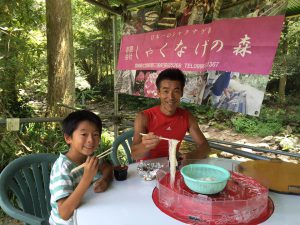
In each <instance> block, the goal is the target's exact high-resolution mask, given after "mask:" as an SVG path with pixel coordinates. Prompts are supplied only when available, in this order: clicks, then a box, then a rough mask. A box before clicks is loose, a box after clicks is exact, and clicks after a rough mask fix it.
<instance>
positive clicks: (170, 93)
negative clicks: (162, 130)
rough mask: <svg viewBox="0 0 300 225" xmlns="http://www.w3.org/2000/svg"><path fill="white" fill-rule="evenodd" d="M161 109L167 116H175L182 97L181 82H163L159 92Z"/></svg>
mask: <svg viewBox="0 0 300 225" xmlns="http://www.w3.org/2000/svg"><path fill="white" fill-rule="evenodd" d="M158 96H159V98H160V109H161V111H162V112H163V113H164V114H166V115H169V116H171V115H173V114H174V113H175V112H176V109H177V107H178V106H179V103H180V98H181V97H182V87H181V83H180V82H179V81H174V80H162V81H161V82H160V88H159V90H158Z"/></svg>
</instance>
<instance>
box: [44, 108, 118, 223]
mask: <svg viewBox="0 0 300 225" xmlns="http://www.w3.org/2000/svg"><path fill="white" fill-rule="evenodd" d="M62 128H63V132H64V138H65V141H66V143H67V144H68V145H69V147H70V149H69V151H68V152H67V153H66V154H65V155H64V154H60V156H59V158H58V159H57V160H56V161H55V163H54V165H53V167H52V170H51V175H50V193H51V200H50V202H51V207H52V210H51V215H50V218H49V223H50V224H55V225H60V224H68V225H70V224H73V219H72V215H73V213H74V210H75V209H76V208H78V206H79V204H80V201H81V199H82V197H83V195H84V193H85V192H86V191H87V190H88V188H89V187H90V185H91V183H92V182H93V180H94V177H95V176H96V175H97V172H98V169H99V170H100V171H101V173H102V177H101V178H100V179H98V180H97V181H96V182H95V183H94V191H95V192H103V191H105V190H106V189H107V187H108V185H109V182H110V181H111V179H112V167H111V166H110V165H109V164H107V163H105V162H103V163H101V165H99V160H98V159H97V158H96V157H95V156H93V153H94V151H95V149H97V147H98V146H99V141H100V139H101V132H102V122H101V119H100V118H99V117H98V116H97V115H95V114H94V113H92V112H90V111H87V110H81V111H76V112H72V113H70V114H69V115H68V116H67V117H66V118H65V119H64V120H63V122H62ZM82 163H85V166H84V168H83V169H80V170H78V171H76V172H73V173H71V170H72V169H73V168H75V167H77V166H78V165H81V164H82Z"/></svg>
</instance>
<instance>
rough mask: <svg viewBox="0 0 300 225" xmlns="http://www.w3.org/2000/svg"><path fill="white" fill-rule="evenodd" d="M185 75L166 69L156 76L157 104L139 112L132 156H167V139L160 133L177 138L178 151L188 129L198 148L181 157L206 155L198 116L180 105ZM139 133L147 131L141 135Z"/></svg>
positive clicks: (205, 144) (202, 156)
mask: <svg viewBox="0 0 300 225" xmlns="http://www.w3.org/2000/svg"><path fill="white" fill-rule="evenodd" d="M184 85H185V76H184V74H183V73H182V71H181V70H179V69H166V70H164V71H162V72H161V73H160V74H159V75H158V77H157V79H156V86H157V90H158V96H159V98H160V105H158V106H155V107H152V108H150V109H147V110H144V111H142V112H139V113H138V114H137V116H136V119H135V122H134V136H133V143H132V146H131V154H132V157H133V158H134V159H135V160H140V159H144V160H146V159H153V158H158V157H166V156H168V149H169V147H168V141H166V140H161V139H160V138H159V137H166V138H171V139H177V140H179V141H180V143H179V144H178V145H177V151H178V149H179V146H180V144H181V141H182V139H183V138H184V136H185V134H186V132H187V131H188V132H189V133H190V134H191V136H192V138H193V140H194V142H195V143H196V144H197V149H196V150H194V151H192V152H189V153H187V154H185V155H183V156H182V157H183V158H194V159H197V158H205V157H206V156H207V154H208V153H209V151H210V149H209V146H208V143H207V140H206V139H205V137H204V135H203V134H202V132H201V131H200V129H199V126H198V123H197V120H196V119H195V117H194V116H193V115H192V114H191V113H190V112H189V111H187V110H185V109H182V108H179V103H180V98H181V97H182V95H183V88H184ZM141 133H146V134H147V135H144V136H142V135H141Z"/></svg>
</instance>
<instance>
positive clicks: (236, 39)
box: [118, 16, 284, 74]
mask: <svg viewBox="0 0 300 225" xmlns="http://www.w3.org/2000/svg"><path fill="white" fill-rule="evenodd" d="M283 20H284V16H265V17H256V18H247V19H226V20H218V21H214V22H212V23H210V24H198V25H190V26H183V27H178V28H176V29H168V30H162V31H156V32H149V33H144V34H136V35H127V36H123V38H122V43H121V48H120V54H119V62H118V69H119V70H162V69H165V68H170V67H176V68H179V69H181V70H183V71H206V70H222V71H235V72H241V73H251V74H269V73H270V72H271V69H272V62H273V59H274V56H275V53H276V49H277V45H278V42H279V38H280V33H281V28H282V25H283Z"/></svg>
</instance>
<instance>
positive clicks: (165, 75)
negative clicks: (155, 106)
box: [155, 68, 185, 91]
mask: <svg viewBox="0 0 300 225" xmlns="http://www.w3.org/2000/svg"><path fill="white" fill-rule="evenodd" d="M163 80H174V81H179V82H180V84H181V88H182V91H183V88H184V85H185V75H184V73H183V72H182V71H181V70H180V69H175V68H169V69H165V70H163V71H162V72H160V74H159V75H158V77H157V79H156V82H155V83H156V87H157V89H158V90H159V88H160V83H161V82H162V81H163Z"/></svg>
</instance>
